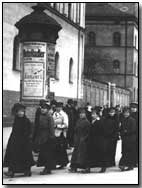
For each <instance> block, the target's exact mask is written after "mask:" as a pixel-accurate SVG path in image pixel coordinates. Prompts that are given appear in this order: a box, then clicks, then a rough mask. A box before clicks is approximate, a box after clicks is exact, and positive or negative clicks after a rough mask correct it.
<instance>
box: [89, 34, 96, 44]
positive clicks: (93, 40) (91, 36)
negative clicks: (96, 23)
mask: <svg viewBox="0 0 142 188" xmlns="http://www.w3.org/2000/svg"><path fill="white" fill-rule="evenodd" d="M88 41H89V43H90V44H96V35H95V33H94V32H89V34H88Z"/></svg>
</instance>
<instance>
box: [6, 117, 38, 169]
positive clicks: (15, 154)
mask: <svg viewBox="0 0 142 188" xmlns="http://www.w3.org/2000/svg"><path fill="white" fill-rule="evenodd" d="M30 137H31V123H30V121H29V119H28V118H27V117H26V116H24V117H15V120H14V123H13V129H12V133H11V135H10V138H9V140H8V145H7V149H6V154H5V158H4V167H9V168H10V169H11V170H12V171H13V172H15V173H16V172H24V171H25V170H27V169H29V168H30V167H31V166H33V165H34V164H35V162H34V160H33V156H32V145H31V138H30Z"/></svg>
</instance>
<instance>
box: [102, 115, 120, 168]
mask: <svg viewBox="0 0 142 188" xmlns="http://www.w3.org/2000/svg"><path fill="white" fill-rule="evenodd" d="M118 132H119V127H118V123H117V121H116V119H115V117H110V116H107V117H105V118H103V119H102V133H103V137H104V146H103V149H104V163H103V164H105V166H106V167H111V166H115V153H116V146H117V140H118Z"/></svg>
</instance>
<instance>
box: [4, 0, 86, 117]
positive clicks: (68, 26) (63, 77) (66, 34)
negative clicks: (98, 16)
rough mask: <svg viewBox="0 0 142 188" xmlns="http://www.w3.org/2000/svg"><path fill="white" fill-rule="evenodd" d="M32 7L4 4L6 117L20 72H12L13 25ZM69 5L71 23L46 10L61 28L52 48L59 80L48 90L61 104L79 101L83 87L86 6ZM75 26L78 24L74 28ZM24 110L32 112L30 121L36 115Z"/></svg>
mask: <svg viewBox="0 0 142 188" xmlns="http://www.w3.org/2000/svg"><path fill="white" fill-rule="evenodd" d="M61 4H63V3H61ZM61 4H60V5H61ZM33 5H36V3H3V78H4V79H3V90H4V95H3V102H4V103H3V113H4V116H5V118H6V117H7V118H8V117H9V116H10V109H11V107H12V105H13V104H14V103H15V102H17V101H19V99H20V72H19V71H14V70H13V42H14V37H15V36H16V35H17V34H18V30H17V29H16V27H15V26H14V25H15V23H16V22H17V21H19V20H20V19H21V18H22V17H24V16H25V15H28V14H30V13H31V12H32V11H33V9H32V8H31V6H33ZM58 5H59V3H58ZM61 6H62V5H61ZM72 6H73V7H74V10H76V11H74V15H72V16H73V17H72V18H71V19H70V20H67V18H68V15H66V17H67V18H65V19H63V18H62V16H59V13H58V12H56V11H51V9H48V8H47V9H46V10H45V12H46V13H47V14H48V15H49V16H51V17H52V18H54V19H55V20H56V21H57V22H58V23H59V24H60V25H61V26H62V29H61V31H60V32H59V38H58V39H57V42H56V46H55V52H58V53H59V80H55V79H51V80H50V87H51V88H50V91H51V92H55V98H56V99H58V100H60V99H61V100H63V101H65V99H68V98H73V99H77V98H78V100H81V98H82V97H83V96H82V90H80V88H82V85H81V84H82V83H81V76H82V71H83V61H84V53H83V52H84V32H83V31H80V29H81V27H84V25H85V4H83V3H77V5H76V3H73V4H72ZM76 6H78V10H79V9H80V11H79V13H77V7H76ZM79 7H80V8H79ZM67 8H68V3H66V6H65V11H66V14H67V13H68V10H67ZM77 17H78V18H77ZM71 21H72V23H71ZM75 23H78V24H76V25H75ZM79 27H80V28H79ZM70 58H72V59H73V83H69V60H70ZM63 88H65V89H63ZM15 93H16V95H15ZM13 96H14V97H13ZM35 108H36V107H35ZM27 111H28V113H29V114H30V113H31V117H32V118H31V119H32V120H33V116H34V113H35V112H31V108H29V109H27Z"/></svg>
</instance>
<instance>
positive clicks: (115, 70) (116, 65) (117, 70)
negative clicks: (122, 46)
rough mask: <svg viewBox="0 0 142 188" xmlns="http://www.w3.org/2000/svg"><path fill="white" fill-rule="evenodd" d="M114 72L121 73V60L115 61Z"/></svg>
mask: <svg viewBox="0 0 142 188" xmlns="http://www.w3.org/2000/svg"><path fill="white" fill-rule="evenodd" d="M113 70H114V72H115V73H119V71H120V62H119V60H114V61H113Z"/></svg>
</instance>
